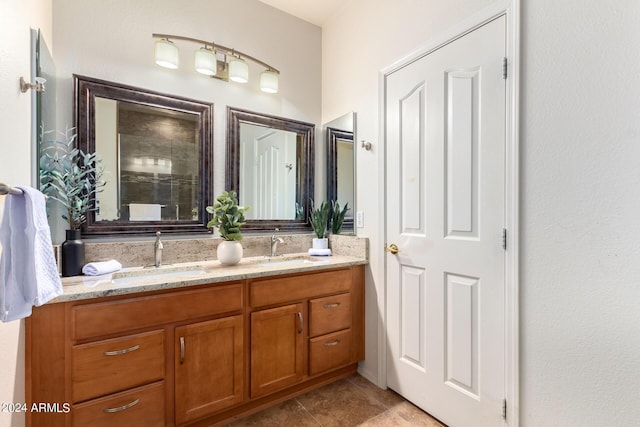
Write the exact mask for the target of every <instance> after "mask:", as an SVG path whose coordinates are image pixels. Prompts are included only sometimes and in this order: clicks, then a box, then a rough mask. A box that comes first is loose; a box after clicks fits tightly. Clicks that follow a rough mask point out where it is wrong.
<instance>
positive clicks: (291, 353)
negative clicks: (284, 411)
mask: <svg viewBox="0 0 640 427" xmlns="http://www.w3.org/2000/svg"><path fill="white" fill-rule="evenodd" d="M361 275H362V268H360V267H352V268H345V269H337V270H331V271H323V272H316V273H307V274H297V275H291V276H282V277H273V278H268V279H255V280H252V281H250V282H249V295H250V301H249V304H250V306H251V309H252V310H253V311H252V312H251V380H250V381H251V397H252V398H255V397H258V396H262V395H265V394H268V393H272V392H275V391H277V390H280V389H283V388H285V387H287V386H290V385H292V384H296V383H300V382H303V381H304V380H306V379H309V378H313V377H314V376H317V375H320V374H324V373H327V372H330V371H332V370H335V369H338V368H342V367H345V366H349V365H351V364H355V363H356V362H358V361H359V360H362V359H363V358H364V336H363V335H364V324H363V316H364V302H363V298H364V295H363V289H362V286H363V277H362V276H361ZM353 331H356V332H355V338H354V332H353Z"/></svg>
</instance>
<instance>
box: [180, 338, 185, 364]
mask: <svg viewBox="0 0 640 427" xmlns="http://www.w3.org/2000/svg"><path fill="white" fill-rule="evenodd" d="M180 364H181V365H183V364H184V337H180Z"/></svg>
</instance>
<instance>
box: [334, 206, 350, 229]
mask: <svg viewBox="0 0 640 427" xmlns="http://www.w3.org/2000/svg"><path fill="white" fill-rule="evenodd" d="M348 210H349V202H347V203H345V205H344V208H342V210H341V209H340V203H338V201H337V200H332V201H331V232H332V233H333V234H340V232H341V231H342V224H343V223H344V217H345V216H346V215H347V211H348Z"/></svg>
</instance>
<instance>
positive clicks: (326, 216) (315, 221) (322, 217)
mask: <svg viewBox="0 0 640 427" xmlns="http://www.w3.org/2000/svg"><path fill="white" fill-rule="evenodd" d="M311 204H312V205H313V200H312V201H311ZM329 211H330V206H329V203H327V202H322V203H321V204H320V207H319V208H315V209H312V210H311V217H310V221H311V227H312V228H313V232H314V233H316V236H318V239H323V238H324V237H325V236H326V234H327V228H328V227H329V221H330V213H329Z"/></svg>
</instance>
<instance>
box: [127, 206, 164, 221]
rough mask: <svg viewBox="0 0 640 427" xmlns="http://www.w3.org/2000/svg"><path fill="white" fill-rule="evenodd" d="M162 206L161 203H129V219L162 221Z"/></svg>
mask: <svg viewBox="0 0 640 427" xmlns="http://www.w3.org/2000/svg"><path fill="white" fill-rule="evenodd" d="M161 208H162V206H161V205H158V204H153V203H131V204H129V221H160V220H161V219H162V218H161V216H162V213H161V212H160V209H161Z"/></svg>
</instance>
